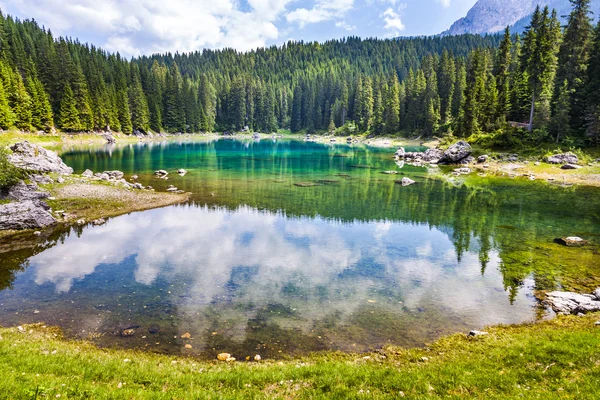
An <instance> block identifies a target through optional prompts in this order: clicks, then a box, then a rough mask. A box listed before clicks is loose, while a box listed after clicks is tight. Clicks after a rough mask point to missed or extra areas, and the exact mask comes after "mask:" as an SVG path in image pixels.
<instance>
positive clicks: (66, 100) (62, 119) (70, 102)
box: [58, 84, 81, 132]
mask: <svg viewBox="0 0 600 400" xmlns="http://www.w3.org/2000/svg"><path fill="white" fill-rule="evenodd" d="M58 126H59V128H60V129H61V130H63V131H65V132H77V131H80V130H81V123H80V122H79V112H78V110H77V103H76V102H75V96H74V95H73V90H72V89H71V85H69V84H66V85H65V88H64V91H63V93H62V96H61V101H60V108H59V112H58Z"/></svg>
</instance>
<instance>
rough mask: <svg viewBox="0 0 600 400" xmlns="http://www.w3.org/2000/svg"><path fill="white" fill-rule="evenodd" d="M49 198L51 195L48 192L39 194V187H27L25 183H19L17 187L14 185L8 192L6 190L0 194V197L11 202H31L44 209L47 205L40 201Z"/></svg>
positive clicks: (31, 185)
mask: <svg viewBox="0 0 600 400" xmlns="http://www.w3.org/2000/svg"><path fill="white" fill-rule="evenodd" d="M48 196H49V194H48V193H47V192H38V187H37V185H36V184H35V183H32V184H30V185H27V184H25V182H23V181H21V182H19V183H17V184H16V185H13V186H12V187H10V188H9V189H8V190H6V189H5V191H3V192H2V193H1V194H0V197H2V198H6V199H9V200H16V201H25V200H31V201H33V202H34V203H35V204H36V205H41V206H42V207H45V204H41V203H40V201H41V200H43V199H47V198H48Z"/></svg>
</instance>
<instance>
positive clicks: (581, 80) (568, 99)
mask: <svg viewBox="0 0 600 400" xmlns="http://www.w3.org/2000/svg"><path fill="white" fill-rule="evenodd" d="M569 1H570V2H571V5H572V11H571V14H570V15H569V19H568V21H567V27H566V29H565V34H564V39H563V42H562V44H561V46H560V51H559V53H558V69H557V71H556V82H555V88H554V96H553V103H554V104H553V115H554V116H555V117H556V118H558V119H559V121H556V123H555V124H553V126H554V127H555V128H556V129H559V127H561V128H563V129H564V123H563V121H562V120H563V118H564V112H565V110H564V109H559V108H558V106H559V105H558V103H559V101H560V103H561V105H562V106H563V107H564V106H568V107H569V125H570V127H571V128H572V129H574V130H576V131H577V130H581V129H582V128H583V127H584V124H585V118H584V116H585V108H586V104H585V103H586V102H585V97H586V91H585V88H584V85H585V82H586V79H587V62H588V57H589V53H590V41H591V38H592V31H593V27H592V19H591V17H590V0H569ZM565 81H566V85H565ZM559 97H562V98H561V99H560V100H559ZM556 129H555V132H554V133H555V134H556V135H557V138H558V137H559V136H558V135H560V133H561V132H560V131H558V130H556Z"/></svg>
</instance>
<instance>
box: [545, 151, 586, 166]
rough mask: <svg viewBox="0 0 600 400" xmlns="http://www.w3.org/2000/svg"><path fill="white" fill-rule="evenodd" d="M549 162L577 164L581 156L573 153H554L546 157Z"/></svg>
mask: <svg viewBox="0 0 600 400" xmlns="http://www.w3.org/2000/svg"><path fill="white" fill-rule="evenodd" d="M546 162H547V163H548V164H577V163H579V158H578V157H577V156H576V155H575V154H573V153H563V154H554V155H552V156H549V157H546Z"/></svg>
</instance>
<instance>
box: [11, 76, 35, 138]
mask: <svg viewBox="0 0 600 400" xmlns="http://www.w3.org/2000/svg"><path fill="white" fill-rule="evenodd" d="M9 102H10V106H11V108H12V110H13V112H14V114H15V117H16V119H15V126H16V127H17V128H18V129H20V130H22V131H30V130H31V128H32V126H31V117H32V113H31V108H32V104H31V96H29V93H27V89H26V88H25V84H24V83H23V79H22V78H21V75H20V74H19V73H18V72H15V73H14V78H13V79H12V87H11V91H10V96H9Z"/></svg>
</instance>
